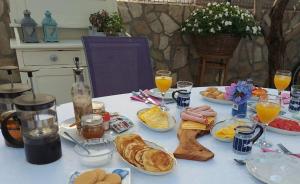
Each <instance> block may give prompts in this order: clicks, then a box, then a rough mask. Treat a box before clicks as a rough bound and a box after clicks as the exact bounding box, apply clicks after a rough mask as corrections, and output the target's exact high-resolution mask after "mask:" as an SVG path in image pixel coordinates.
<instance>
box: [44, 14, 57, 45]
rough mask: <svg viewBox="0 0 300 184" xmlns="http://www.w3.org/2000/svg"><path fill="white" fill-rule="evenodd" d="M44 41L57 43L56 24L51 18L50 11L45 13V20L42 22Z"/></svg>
mask: <svg viewBox="0 0 300 184" xmlns="http://www.w3.org/2000/svg"><path fill="white" fill-rule="evenodd" d="M42 25H43V32H44V41H45V42H58V33H57V23H56V21H55V20H54V19H53V18H52V17H51V13H50V11H48V10H47V11H46V12H45V18H44V19H43V21H42Z"/></svg>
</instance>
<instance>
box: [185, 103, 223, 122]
mask: <svg viewBox="0 0 300 184" xmlns="http://www.w3.org/2000/svg"><path fill="white" fill-rule="evenodd" d="M216 115H217V113H216V112H215V111H214V110H213V109H212V108H211V107H210V106H208V105H203V106H199V107H195V108H187V109H186V110H185V111H183V112H181V115H180V116H181V119H182V120H183V121H194V122H198V123H204V124H208V123H209V122H208V120H207V117H215V116H216Z"/></svg>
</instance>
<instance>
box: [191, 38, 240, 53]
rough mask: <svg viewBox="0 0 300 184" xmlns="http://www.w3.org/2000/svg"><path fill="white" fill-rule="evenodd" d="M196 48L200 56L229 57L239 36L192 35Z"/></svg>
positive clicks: (237, 42)
mask: <svg viewBox="0 0 300 184" xmlns="http://www.w3.org/2000/svg"><path fill="white" fill-rule="evenodd" d="M194 40H195V44H196V48H197V49H198V52H199V54H200V55H201V56H219V57H231V56H232V55H233V52H234V51H235V49H236V47H237V46H238V44H239V42H240V40H241V37H237V36H233V35H230V34H220V35H212V36H196V35H195V36H194Z"/></svg>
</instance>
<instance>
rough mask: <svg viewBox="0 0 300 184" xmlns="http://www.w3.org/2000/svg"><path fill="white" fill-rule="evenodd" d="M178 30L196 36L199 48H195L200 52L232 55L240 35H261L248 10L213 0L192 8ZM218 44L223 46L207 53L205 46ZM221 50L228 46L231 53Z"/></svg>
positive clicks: (259, 28)
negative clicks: (200, 6)
mask: <svg viewBox="0 0 300 184" xmlns="http://www.w3.org/2000/svg"><path fill="white" fill-rule="evenodd" d="M181 32H183V33H186V34H192V35H194V36H195V39H196V41H197V45H199V44H200V43H201V45H199V46H200V47H201V48H200V47H198V50H199V51H200V52H208V53H207V54H216V55H218V54H220V55H222V54H225V55H232V53H233V51H234V50H235V48H236V47H237V45H238V43H239V41H240V38H241V37H251V36H257V35H260V34H261V27H260V26H259V25H258V24H257V23H256V21H255V19H254V17H253V15H252V14H251V13H250V12H249V11H248V10H244V9H240V8H239V7H238V6H233V5H231V4H230V3H229V2H227V3H225V2H223V3H216V2H214V3H208V4H207V6H206V7H203V8H199V9H197V10H195V11H193V12H192V14H191V16H190V17H189V18H188V19H187V20H186V21H185V22H184V23H183V25H182V27H181ZM199 38H200V40H199ZM198 41H199V43H198ZM205 44H207V45H205ZM217 45H218V46H219V47H220V46H222V45H223V48H219V49H217V48H215V50H212V53H209V50H207V49H209V48H211V47H213V46H217ZM224 49H225V50H226V49H231V53H230V51H228V52H225V50H224ZM222 52H224V53H222Z"/></svg>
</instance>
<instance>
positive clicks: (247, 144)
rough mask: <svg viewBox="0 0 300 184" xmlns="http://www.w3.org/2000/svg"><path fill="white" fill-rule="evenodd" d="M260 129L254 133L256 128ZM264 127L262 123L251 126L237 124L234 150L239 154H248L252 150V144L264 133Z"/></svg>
mask: <svg viewBox="0 0 300 184" xmlns="http://www.w3.org/2000/svg"><path fill="white" fill-rule="evenodd" d="M256 129H259V131H258V133H257V134H256V135H254V133H255V132H256V131H255V130H256ZM263 132H264V128H263V127H262V126H261V125H258V124H257V125H256V126H255V127H254V128H253V127H251V126H247V125H244V126H237V127H236V128H235V136H234V139H233V151H234V152H235V153H236V154H239V155H247V154H249V153H250V152H251V150H252V145H253V144H254V142H255V141H257V139H258V138H259V137H260V136H261V135H262V134H263Z"/></svg>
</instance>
